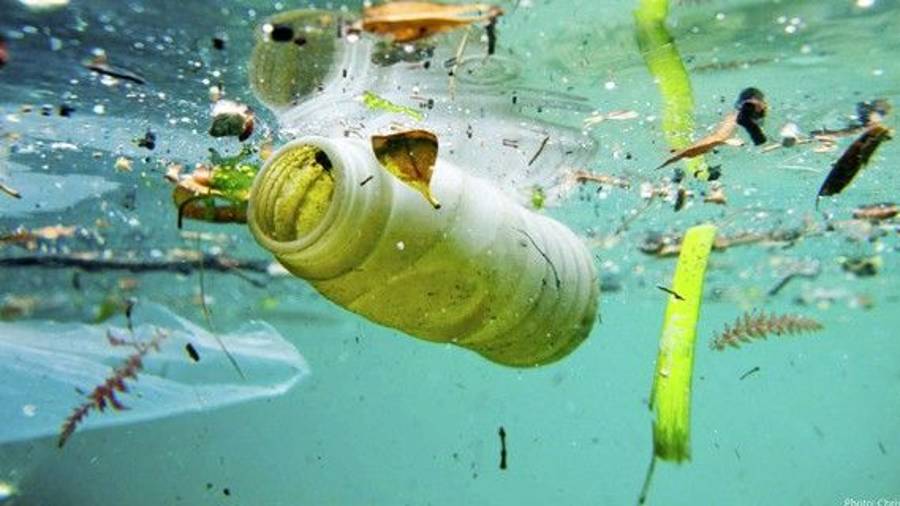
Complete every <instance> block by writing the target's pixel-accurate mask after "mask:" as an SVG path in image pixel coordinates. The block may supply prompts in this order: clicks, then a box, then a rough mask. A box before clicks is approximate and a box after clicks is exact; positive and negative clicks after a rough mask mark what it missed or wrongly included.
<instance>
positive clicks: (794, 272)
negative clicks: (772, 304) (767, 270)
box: [767, 262, 822, 297]
mask: <svg viewBox="0 0 900 506" xmlns="http://www.w3.org/2000/svg"><path fill="white" fill-rule="evenodd" d="M821 270H822V269H821V264H820V263H819V262H805V263H801V264H800V265H797V266H795V267H793V268H792V269H791V271H790V272H788V273H787V274H785V275H784V277H782V278H781V279H780V280H779V281H778V283H776V284H775V286H773V287H772V288H771V289H770V290H769V291H768V292H767V295H768V296H769V297H774V296H775V295H778V293H779V292H781V291H782V290H784V288H785V287H786V286H787V285H788V283H790V282H791V281H793V280H795V279H797V278H809V279H814V278H816V277H818V276H819V273H820V272H821Z"/></svg>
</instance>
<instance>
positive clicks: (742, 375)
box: [740, 366, 759, 381]
mask: <svg viewBox="0 0 900 506" xmlns="http://www.w3.org/2000/svg"><path fill="white" fill-rule="evenodd" d="M758 372H759V366H756V367H754V368H752V369H750V370H749V371H747V372H745V373H744V374H741V378H740V381H744V380H745V379H747V378H749V377H750V375H752V374H756V373H758Z"/></svg>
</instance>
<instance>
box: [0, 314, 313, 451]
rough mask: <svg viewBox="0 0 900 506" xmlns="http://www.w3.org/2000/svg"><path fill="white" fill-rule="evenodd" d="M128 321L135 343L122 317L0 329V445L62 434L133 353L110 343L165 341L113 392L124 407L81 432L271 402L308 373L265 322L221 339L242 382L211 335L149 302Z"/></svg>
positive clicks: (91, 419) (90, 420) (96, 415)
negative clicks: (67, 422)
mask: <svg viewBox="0 0 900 506" xmlns="http://www.w3.org/2000/svg"><path fill="white" fill-rule="evenodd" d="M133 319H134V326H133V329H134V333H133V335H132V333H131V332H130V331H129V330H128V328H127V326H126V321H125V319H124V317H121V318H117V319H116V320H112V321H110V322H108V323H107V324H103V325H85V324H60V323H54V322H45V321H40V322H21V323H0V378H3V381H2V382H0V420H3V423H2V424H0V444H3V443H9V442H15V441H22V440H27V439H32V438H37V437H42V436H48V435H56V434H58V433H59V431H60V427H61V425H62V423H63V422H64V421H65V419H66V417H68V416H69V415H70V413H72V411H73V410H74V409H75V408H76V407H77V406H78V405H80V404H82V403H83V402H85V401H87V400H88V399H87V397H86V395H87V394H88V393H90V392H91V391H92V390H93V389H94V387H95V386H97V385H99V384H102V383H103V382H104V381H105V380H106V378H107V377H109V376H111V375H112V373H113V369H114V368H115V367H118V366H119V365H120V364H121V363H122V362H123V361H124V360H125V359H126V358H127V357H128V356H129V355H131V354H133V353H134V348H133V347H132V346H129V345H114V344H113V343H111V342H110V338H109V336H114V338H115V339H123V340H127V341H131V340H136V341H142V342H148V341H150V340H151V339H152V338H153V336H155V335H157V334H158V333H162V334H163V335H165V338H164V339H163V340H162V341H161V346H160V349H159V351H150V352H149V353H148V354H147V355H146V356H145V357H144V360H143V368H142V369H141V370H140V371H139V373H138V377H137V379H136V380H134V379H128V380H127V381H126V385H127V386H128V390H129V391H128V393H117V397H118V399H119V401H120V402H122V404H124V405H125V406H126V407H127V409H125V410H118V411H113V410H110V409H107V410H106V411H105V412H103V413H100V412H98V411H97V410H93V411H92V412H91V413H90V414H89V416H88V417H87V418H86V419H85V421H84V423H83V426H79V429H78V430H84V429H89V428H100V427H106V426H114V425H120V424H126V423H135V422H141V421H148V420H154V419H157V418H164V417H169V416H175V415H179V414H182V413H187V412H200V411H208V410H212V409H216V408H220V407H223V406H227V405H231V404H236V403H239V402H245V401H249V400H253V399H260V398H266V397H273V396H277V395H281V394H284V393H285V392H287V391H288V390H290V389H291V388H292V387H293V386H294V385H296V384H297V382H298V381H299V380H300V379H302V378H304V377H305V376H306V375H308V374H309V367H308V366H307V364H306V361H305V360H304V359H303V357H302V356H301V355H300V353H299V352H298V351H297V349H296V348H294V346H293V345H291V344H290V343H288V342H287V341H285V340H284V338H282V337H281V335H280V334H279V333H278V332H277V331H276V330H275V329H274V328H272V327H271V326H269V325H268V324H266V323H262V322H250V323H248V324H245V325H243V326H242V327H241V328H240V329H238V330H236V331H235V332H233V333H230V334H225V335H221V336H220V338H221V340H222V342H224V343H225V346H226V347H227V349H228V351H229V352H230V353H231V355H232V356H233V357H234V359H235V360H236V361H237V363H238V364H239V366H240V368H241V371H242V372H243V374H244V376H245V378H243V379H242V378H241V376H240V375H239V374H238V372H237V371H236V370H235V368H234V367H232V365H231V364H230V363H229V360H228V357H227V356H226V355H225V353H224V352H223V351H222V347H221V346H220V344H219V342H218V341H217V340H216V337H215V336H214V335H212V334H210V333H209V332H207V331H205V330H204V329H202V328H200V327H198V326H197V325H194V324H192V323H190V322H188V321H186V320H184V319H182V318H180V317H178V316H176V315H175V314H173V313H172V312H170V311H169V310H167V309H165V308H163V307H161V306H158V305H154V304H141V305H139V306H137V307H135V309H134V311H133ZM108 333H109V334H108ZM188 344H190V345H191V348H192V349H193V350H194V351H195V352H196V353H195V354H191V353H189V352H188V351H187V347H188ZM192 355H194V357H196V358H197V360H195V359H194V357H192ZM76 437H77V436H76Z"/></svg>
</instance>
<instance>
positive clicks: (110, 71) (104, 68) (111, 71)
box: [84, 52, 147, 84]
mask: <svg viewBox="0 0 900 506" xmlns="http://www.w3.org/2000/svg"><path fill="white" fill-rule="evenodd" d="M84 66H85V67H87V68H89V69H90V70H93V71H94V72H97V73H98V74H102V75H105V76H109V77H114V78H116V79H122V80H125V81H131V82H133V83H135V84H147V80H146V79H144V78H143V77H141V76H140V75H138V74H137V73H135V72H132V71H130V70H128V69H126V68H123V67H115V66H112V65H110V64H109V61H108V57H107V55H106V53H103V52H101V53H99V54H98V55H97V56H95V57H94V58H93V59H92V60H90V61H88V62H86V63H85V64H84Z"/></svg>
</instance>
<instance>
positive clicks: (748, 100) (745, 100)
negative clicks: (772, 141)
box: [735, 88, 769, 146]
mask: <svg viewBox="0 0 900 506" xmlns="http://www.w3.org/2000/svg"><path fill="white" fill-rule="evenodd" d="M768 107H769V106H768V105H767V104H766V99H765V96H764V95H763V92H761V91H759V90H758V89H756V88H746V89H745V90H743V91H741V94H740V95H739V96H738V100H737V103H736V104H735V108H736V109H737V110H738V115H737V124H738V125H740V126H742V127H743V128H744V130H746V132H747V134H748V135H749V136H750V139H752V140H753V144H755V145H757V146H759V145H761V144H765V143H766V140H767V138H766V134H765V132H763V130H762V127H761V126H760V124H761V123H762V121H763V119H765V117H766V112H767V110H768Z"/></svg>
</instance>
